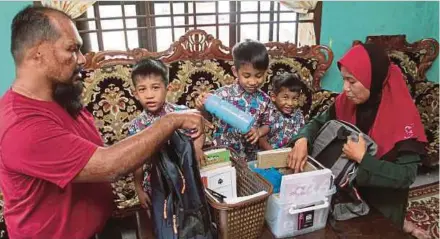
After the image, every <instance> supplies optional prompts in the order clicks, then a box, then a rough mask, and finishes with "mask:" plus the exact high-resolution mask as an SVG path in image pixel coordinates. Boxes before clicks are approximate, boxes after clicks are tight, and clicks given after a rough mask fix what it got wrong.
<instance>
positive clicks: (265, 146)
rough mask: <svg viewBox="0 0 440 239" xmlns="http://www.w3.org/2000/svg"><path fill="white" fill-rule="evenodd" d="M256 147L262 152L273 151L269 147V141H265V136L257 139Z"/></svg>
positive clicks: (270, 146)
mask: <svg viewBox="0 0 440 239" xmlns="http://www.w3.org/2000/svg"><path fill="white" fill-rule="evenodd" d="M258 146H259V147H260V149H262V150H271V149H273V148H272V145H270V144H269V141H268V140H267V136H263V137H260V138H259V139H258Z"/></svg>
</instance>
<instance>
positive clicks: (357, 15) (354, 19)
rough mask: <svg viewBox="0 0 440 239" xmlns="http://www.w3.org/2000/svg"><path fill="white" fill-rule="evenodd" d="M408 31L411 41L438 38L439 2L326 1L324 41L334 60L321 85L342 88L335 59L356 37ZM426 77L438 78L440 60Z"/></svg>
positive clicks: (323, 12)
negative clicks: (331, 51) (332, 53)
mask: <svg viewBox="0 0 440 239" xmlns="http://www.w3.org/2000/svg"><path fill="white" fill-rule="evenodd" d="M395 34H406V36H407V40H408V41H409V42H412V41H417V40H420V39H422V38H428V37H430V38H435V39H436V40H437V41H438V40H439V2H422V1H420V2H397V1H383V2H364V1H358V2H354V1H350V2H346V1H341V2H328V1H324V2H323V9H322V25H321V44H323V45H327V46H330V48H331V49H332V50H333V52H334V57H335V58H334V60H333V64H332V66H331V68H330V69H329V71H328V72H327V73H326V74H325V75H324V78H323V81H322V87H323V88H325V89H328V90H334V91H338V92H339V91H341V90H342V80H341V77H340V74H339V70H338V69H337V67H336V62H337V61H338V60H339V59H340V58H341V57H342V56H343V55H344V53H345V52H346V51H347V50H348V49H349V48H350V46H351V44H352V41H353V40H361V41H364V40H365V38H366V36H368V35H395ZM427 78H428V79H429V80H431V81H436V82H438V81H439V60H438V58H437V60H436V61H435V62H434V64H433V66H432V67H431V68H430V69H429V70H428V73H427Z"/></svg>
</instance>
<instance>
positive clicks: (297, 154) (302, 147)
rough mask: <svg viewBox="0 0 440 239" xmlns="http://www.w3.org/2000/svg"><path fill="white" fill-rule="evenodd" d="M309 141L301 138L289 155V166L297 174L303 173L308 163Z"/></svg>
mask: <svg viewBox="0 0 440 239" xmlns="http://www.w3.org/2000/svg"><path fill="white" fill-rule="evenodd" d="M307 155H308V149H307V139H306V138H300V139H298V140H297V141H296V142H295V145H294V146H293V148H292V150H291V151H290V153H289V155H288V158H287V160H288V162H287V164H288V166H289V168H292V169H294V170H295V173H298V172H301V171H303V170H304V165H305V164H306V162H307Z"/></svg>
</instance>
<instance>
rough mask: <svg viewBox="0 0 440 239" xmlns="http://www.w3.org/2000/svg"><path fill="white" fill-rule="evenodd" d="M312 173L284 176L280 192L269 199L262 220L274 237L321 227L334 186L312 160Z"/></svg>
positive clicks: (302, 232) (324, 169) (324, 172)
mask: <svg viewBox="0 0 440 239" xmlns="http://www.w3.org/2000/svg"><path fill="white" fill-rule="evenodd" d="M309 161H312V162H314V163H315V164H317V165H318V167H317V168H316V170H313V171H308V172H302V173H297V174H290V175H285V176H283V178H282V181H281V187H280V193H279V194H273V195H271V196H270V197H269V201H268V203H267V208H266V214H265V219H266V223H267V225H268V227H269V228H270V230H271V231H272V233H273V235H274V236H275V237H276V238H285V237H292V236H298V235H302V234H306V233H310V232H313V231H316V230H319V229H322V228H324V227H325V225H326V222H327V217H328V213H329V207H330V203H331V200H332V196H333V194H334V193H335V192H336V187H334V185H333V178H332V173H331V171H330V170H329V169H327V168H324V167H323V166H322V165H321V164H319V163H317V162H316V161H315V160H313V159H311V158H310V159H309Z"/></svg>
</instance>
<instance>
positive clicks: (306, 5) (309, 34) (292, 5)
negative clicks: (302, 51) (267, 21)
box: [280, 0, 318, 46]
mask: <svg viewBox="0 0 440 239" xmlns="http://www.w3.org/2000/svg"><path fill="white" fill-rule="evenodd" d="M280 3H281V4H283V5H284V6H286V7H287V8H289V9H291V10H292V11H294V12H296V13H299V18H300V19H301V18H306V17H307V14H308V13H309V12H310V11H313V10H314V9H315V8H316V4H317V3H318V1H294V0H288V1H280ZM304 45H309V46H311V45H316V35H315V28H314V25H313V23H300V24H298V46H304Z"/></svg>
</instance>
